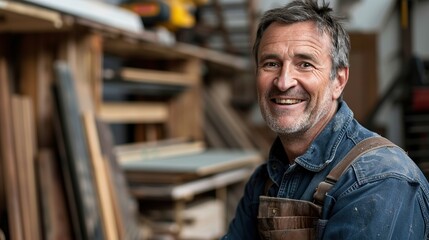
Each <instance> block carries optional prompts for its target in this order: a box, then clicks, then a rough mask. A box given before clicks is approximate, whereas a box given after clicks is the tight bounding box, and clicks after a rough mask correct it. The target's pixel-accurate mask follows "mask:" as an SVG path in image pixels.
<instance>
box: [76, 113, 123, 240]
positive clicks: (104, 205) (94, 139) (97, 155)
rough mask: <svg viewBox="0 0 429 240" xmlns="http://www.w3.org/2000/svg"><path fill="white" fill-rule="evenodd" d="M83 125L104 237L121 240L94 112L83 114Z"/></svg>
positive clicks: (110, 239)
mask: <svg viewBox="0 0 429 240" xmlns="http://www.w3.org/2000/svg"><path fill="white" fill-rule="evenodd" d="M83 124H84V126H85V133H86V134H85V135H86V139H87V142H88V147H89V152H90V156H91V157H90V162H91V165H92V169H93V174H94V176H95V182H96V186H97V193H98V196H99V205H100V206H101V209H100V211H101V216H102V222H103V225H104V228H103V229H104V231H105V232H104V235H105V236H106V239H109V240H115V239H119V235H118V229H117V228H116V227H117V224H116V219H115V216H114V211H113V209H114V206H113V199H112V194H111V192H110V191H111V189H110V188H109V186H108V184H109V179H108V174H107V172H106V166H105V164H106V163H105V162H104V160H103V157H102V154H101V150H100V143H99V139H98V133H97V128H96V126H95V120H94V116H93V113H92V112H85V113H84V114H83Z"/></svg>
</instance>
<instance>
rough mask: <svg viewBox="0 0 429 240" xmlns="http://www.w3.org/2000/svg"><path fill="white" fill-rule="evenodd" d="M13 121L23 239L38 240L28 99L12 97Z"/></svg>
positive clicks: (30, 111)
mask: <svg viewBox="0 0 429 240" xmlns="http://www.w3.org/2000/svg"><path fill="white" fill-rule="evenodd" d="M12 106H13V108H12V119H13V129H14V140H15V153H16V164H17V167H18V168H19V171H18V172H17V175H18V182H19V185H20V186H19V191H20V205H21V208H22V209H23V210H24V211H23V212H22V214H23V215H22V219H23V221H24V235H25V238H26V239H34V240H37V239H41V232H40V225H39V219H40V216H39V209H38V208H39V202H38V195H37V189H36V187H37V186H36V173H35V152H36V151H35V150H36V148H35V147H36V143H35V135H34V130H35V128H34V125H33V124H32V123H33V119H34V118H33V111H32V107H31V106H32V103H31V101H30V99H29V98H27V97H23V96H18V95H14V96H13V97H12Z"/></svg>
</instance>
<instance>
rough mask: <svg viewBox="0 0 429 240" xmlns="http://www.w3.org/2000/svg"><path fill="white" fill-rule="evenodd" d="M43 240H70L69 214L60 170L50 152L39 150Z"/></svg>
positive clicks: (38, 163) (71, 234) (38, 165)
mask: <svg viewBox="0 0 429 240" xmlns="http://www.w3.org/2000/svg"><path fill="white" fill-rule="evenodd" d="M37 170H38V171H37V172H38V182H39V189H40V194H41V196H42V197H41V198H40V199H41V202H40V206H41V212H42V213H43V214H42V223H43V224H42V225H43V232H44V235H43V239H45V240H72V239H74V238H73V232H72V229H71V222H70V214H69V209H68V208H67V201H66V195H65V190H64V185H63V181H62V179H61V176H60V175H61V174H60V169H59V166H58V163H57V159H55V157H54V154H53V153H52V150H49V149H41V150H40V151H39V156H38V161H37Z"/></svg>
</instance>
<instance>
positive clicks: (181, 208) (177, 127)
mask: <svg viewBox="0 0 429 240" xmlns="http://www.w3.org/2000/svg"><path fill="white" fill-rule="evenodd" d="M287 2H289V1H286V0H283V1H280V0H268V1H258V0H14V1H12V0H0V35H1V36H0V240H5V239H11V240H21V239H29V240H30V239H31V240H38V239H47V240H67V239H84V240H85V239H87V240H103V239H109V240H110V239H121V240H122V239H218V238H219V237H221V236H222V235H223V234H224V233H225V231H226V229H227V224H228V223H229V221H230V220H231V219H232V217H233V215H234V212H235V207H236V205H237V202H238V200H239V198H240V196H241V194H242V190H243V185H244V183H245V182H246V180H247V179H248V177H249V175H250V174H251V173H252V171H253V170H254V168H255V167H256V166H258V165H259V164H261V163H262V162H263V161H265V158H266V156H267V153H268V151H269V148H270V145H271V143H272V141H273V140H274V138H275V135H274V134H273V133H272V132H271V130H269V129H268V128H267V127H266V126H265V123H264V121H263V119H262V117H261V114H260V112H259V107H258V104H257V97H256V91H255V75H254V73H255V71H254V66H253V57H252V56H251V47H252V43H253V37H254V33H255V28H256V26H257V24H258V19H259V17H260V16H261V14H262V13H263V12H264V11H265V10H267V9H270V8H273V7H277V6H281V5H283V4H286V3H287ZM329 2H330V3H331V5H332V6H333V7H334V10H335V11H336V12H338V13H339V14H340V15H342V16H344V23H345V26H346V29H347V31H348V32H349V34H350V37H351V42H352V50H351V54H350V62H351V67H350V79H349V82H348V85H347V87H346V89H345V95H344V98H345V100H346V101H347V103H348V105H349V106H350V107H351V108H352V110H353V111H354V113H355V117H356V118H357V119H358V120H359V121H360V122H361V123H362V124H363V125H364V126H366V127H368V128H369V129H371V130H374V131H376V132H378V133H380V134H381V135H383V136H386V137H387V138H389V139H390V140H392V141H393V142H394V143H396V144H398V145H399V146H401V147H403V148H404V149H405V150H406V151H407V153H408V154H409V156H410V157H411V158H412V159H413V160H414V161H415V162H416V164H418V166H419V167H420V168H421V169H422V171H423V172H424V173H425V174H426V176H428V177H429V79H428V69H429V62H428V60H429V45H428V44H427V42H428V39H429V31H428V27H427V23H429V14H428V13H429V1H426V0H377V1H373V0H331V1H329Z"/></svg>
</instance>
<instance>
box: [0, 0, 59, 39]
mask: <svg viewBox="0 0 429 240" xmlns="http://www.w3.org/2000/svg"><path fill="white" fill-rule="evenodd" d="M0 12H1V15H2V17H4V19H5V20H4V21H2V24H0V31H13V32H24V31H31V32H35V31H57V30H58V29H60V28H61V27H64V22H63V19H62V18H61V14H59V13H58V12H55V11H51V10H48V9H44V8H40V7H35V6H30V5H28V4H23V3H19V2H16V1H4V0H1V1H0Z"/></svg>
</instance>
